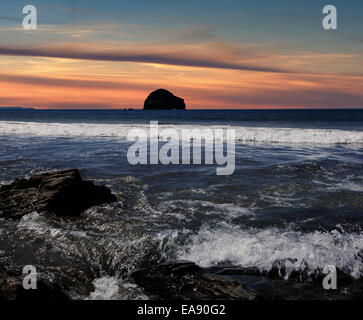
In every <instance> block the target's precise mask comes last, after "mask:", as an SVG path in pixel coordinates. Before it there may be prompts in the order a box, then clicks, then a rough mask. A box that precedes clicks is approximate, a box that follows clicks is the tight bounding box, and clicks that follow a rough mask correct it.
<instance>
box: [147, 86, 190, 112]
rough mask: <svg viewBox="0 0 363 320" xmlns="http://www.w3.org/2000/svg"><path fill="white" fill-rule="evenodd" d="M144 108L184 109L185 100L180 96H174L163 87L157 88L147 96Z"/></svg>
mask: <svg viewBox="0 0 363 320" xmlns="http://www.w3.org/2000/svg"><path fill="white" fill-rule="evenodd" d="M144 109H145V110H172V109H179V110H185V102H184V100H183V99H182V98H179V97H176V96H174V95H173V94H172V93H171V92H169V91H168V90H165V89H158V90H156V91H154V92H152V93H150V95H149V96H148V98H147V99H146V100H145V104H144Z"/></svg>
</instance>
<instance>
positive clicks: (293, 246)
mask: <svg viewBox="0 0 363 320" xmlns="http://www.w3.org/2000/svg"><path fill="white" fill-rule="evenodd" d="M362 249H363V235H362V234H358V233H356V234H347V233H344V232H338V231H332V232H319V231H315V232H310V233H301V232H297V231H293V230H281V229H277V228H269V229H265V230H259V231H257V230H241V229H239V228H237V227H232V226H227V225H224V226H219V227H218V228H213V229H211V228H209V227H207V228H203V229H201V230H200V231H199V233H197V234H195V235H193V236H191V238H190V241H189V242H188V244H186V245H185V246H183V247H179V249H178V258H179V259H182V260H188V261H193V262H195V263H197V264H198V265H200V266H202V267H209V266H213V265H216V264H218V263H222V262H226V261H228V262H231V263H233V264H235V265H240V266H243V267H257V268H259V269H260V270H261V271H269V270H271V269H272V267H273V266H274V265H275V263H276V262H278V261H285V268H286V269H287V277H288V276H289V274H291V272H292V271H293V270H307V271H308V272H309V271H310V272H313V271H314V270H318V269H322V268H324V266H326V265H334V266H335V267H337V268H340V269H341V270H344V272H346V273H348V274H350V275H351V276H353V277H355V278H359V277H362V276H363V261H362V259H361V258H360V257H359V256H358V253H359V252H360V250H362ZM306 268H307V269H306Z"/></svg>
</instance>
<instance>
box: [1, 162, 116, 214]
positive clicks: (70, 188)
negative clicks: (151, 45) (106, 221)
mask: <svg viewBox="0 0 363 320" xmlns="http://www.w3.org/2000/svg"><path fill="white" fill-rule="evenodd" d="M114 201H116V198H115V196H114V195H113V194H112V193H111V191H110V190H109V189H107V188H106V187H103V186H96V185H95V184H94V183H93V182H91V181H85V180H82V178H81V176H80V173H79V170H78V169H71V170H64V171H57V172H50V173H44V174H40V175H36V176H33V177H31V178H30V179H17V180H15V181H14V182H13V183H11V184H9V185H3V186H1V187H0V216H2V217H10V218H14V219H19V218H21V217H22V216H24V215H25V214H28V213H31V212H33V211H38V212H50V213H55V214H56V215H60V216H78V215H80V214H81V213H82V212H83V211H85V210H86V209H88V208H90V207H92V206H96V205H102V204H105V203H111V202H114Z"/></svg>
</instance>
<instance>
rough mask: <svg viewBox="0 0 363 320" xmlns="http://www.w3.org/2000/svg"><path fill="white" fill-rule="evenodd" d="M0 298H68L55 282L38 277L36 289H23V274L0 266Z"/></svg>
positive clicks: (46, 299)
mask: <svg viewBox="0 0 363 320" xmlns="http://www.w3.org/2000/svg"><path fill="white" fill-rule="evenodd" d="M1 300H39V301H49V300H53V301H66V300H70V298H69V297H68V296H67V295H66V294H65V293H64V292H63V291H62V289H61V287H60V286H59V285H57V284H53V283H50V282H49V281H47V280H44V279H39V280H38V281H37V289H34V290H33V289H31V290H25V289H24V288H23V276H22V275H18V274H15V273H11V272H7V271H6V270H5V269H4V268H2V267H0V301H1Z"/></svg>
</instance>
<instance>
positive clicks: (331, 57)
mask: <svg viewBox="0 0 363 320" xmlns="http://www.w3.org/2000/svg"><path fill="white" fill-rule="evenodd" d="M25 4H32V5H35V6H36V7H37V9H38V29H37V30H31V31H25V30H24V29H23V27H22V19H23V17H24V15H23V13H22V9H23V7H24V5H25ZM327 4H334V5H335V6H336V7H337V10H338V30H336V31H333V30H330V31H326V30H324V29H323V28H322V18H323V14H322V9H323V7H324V5H327ZM158 88H165V89H168V90H170V91H172V92H173V93H174V94H175V95H177V96H180V97H183V98H184V99H185V101H186V104H187V107H188V108H208V109H214V108H218V109H220V108H229V109H232V108H362V107H363V1H362V0H335V1H327V0H323V1H321V0H304V1H302V0H299V1H297V0H259V1H256V0H223V1H222V0H193V1H191V0H190V1H188V0H184V1H175V0H142V1H141V0H133V1H123V0H115V1H113V0H112V1H100V0H97V1H92V0H89V1H85V0H73V1H71V0H38V1H36V0H29V1H26V2H24V1H18V0H11V1H10V0H1V2H0V107H34V108H57V109H59V108H76V109H79V108H84V109H90V108H142V107H143V103H144V100H145V98H146V97H147V95H148V94H149V93H150V92H151V91H153V90H156V89H158Z"/></svg>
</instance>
